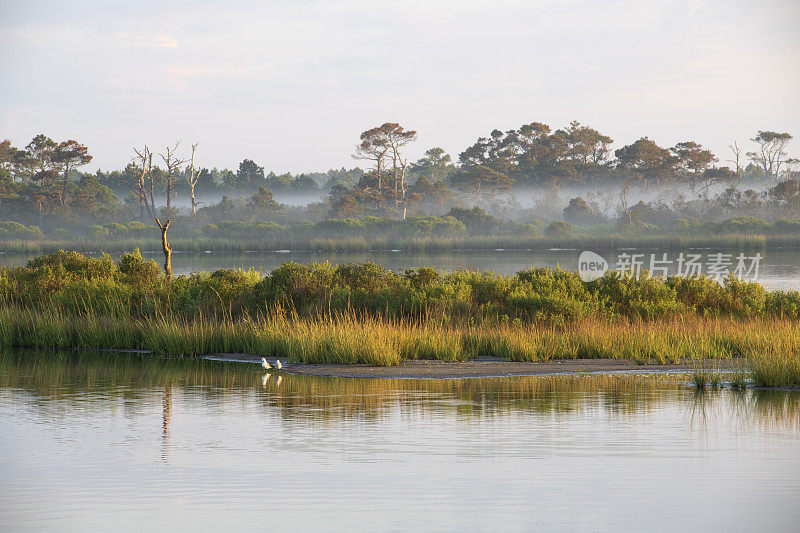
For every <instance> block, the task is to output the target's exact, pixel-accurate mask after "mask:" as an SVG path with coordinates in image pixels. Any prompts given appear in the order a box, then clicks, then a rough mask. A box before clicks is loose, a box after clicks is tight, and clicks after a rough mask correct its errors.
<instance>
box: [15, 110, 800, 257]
mask: <svg viewBox="0 0 800 533" xmlns="http://www.w3.org/2000/svg"><path fill="white" fill-rule="evenodd" d="M416 139H417V132H416V131H415V130H413V129H411V128H409V127H407V126H406V125H401V124H399V123H395V122H386V123H383V124H381V125H378V126H374V127H371V128H368V129H366V130H364V132H363V133H362V134H361V135H360V136H359V138H358V139H354V140H355V141H356V143H355V148H354V151H353V154H352V155H353V157H354V158H355V159H356V160H357V161H359V163H360V165H361V168H359V167H355V168H352V169H345V168H342V169H332V170H328V171H325V172H314V173H301V174H291V173H276V172H274V171H268V170H267V169H266V168H265V167H264V166H263V165H262V164H260V163H259V162H256V161H255V160H253V159H250V158H246V159H244V160H243V161H241V162H240V163H239V164H238V166H237V167H236V168H235V169H219V168H215V167H205V166H200V165H198V164H197V163H198V159H197V157H196V155H197V148H198V144H193V145H191V147H190V148H189V147H188V146H181V145H180V144H179V143H178V144H174V145H171V146H168V147H165V148H164V149H163V150H159V151H158V152H157V153H156V154H155V157H154V154H153V153H152V152H151V151H150V149H149V148H147V147H145V148H140V149H137V150H136V151H135V152H134V157H133V158H132V160H131V161H130V162H127V163H126V164H122V165H121V166H120V168H119V169H117V170H110V171H108V170H97V171H95V172H91V173H90V172H84V171H83V170H82V168H83V166H85V165H86V164H88V163H89V162H91V160H92V155H91V153H90V149H89V148H88V147H86V146H84V145H83V144H81V143H80V142H79V141H77V140H72V139H70V140H64V141H56V140H52V139H50V138H49V137H47V136H46V135H44V134H41V135H37V136H36V137H35V138H33V139H32V140H31V141H30V142H29V143H28V144H26V145H25V146H24V147H16V146H14V145H13V144H12V143H11V142H10V141H8V140H5V141H3V142H2V143H0V223H2V224H4V225H3V226H0V240H2V239H4V238H5V239H7V238H11V239H14V238H17V239H37V238H50V239H64V238H68V237H75V236H78V237H85V238H104V237H111V236H128V237H132V238H133V237H136V236H137V235H144V234H146V232H147V230H146V228H147V227H148V226H149V227H151V228H152V229H151V230H150V231H151V232H152V231H155V229H156V228H157V229H158V231H160V232H161V234H162V237H163V242H164V251H165V255H166V256H167V259H169V257H168V256H169V254H168V251H167V249H168V248H169V245H168V243H167V238H166V235H167V228H168V227H170V225H171V227H172V228H173V230H174V231H175V232H177V235H180V236H192V235H194V236H203V235H215V234H219V233H215V232H219V231H220V230H219V228H220V227H221V225H222V226H225V224H228V226H225V227H228V228H229V229H230V230H231V231H233V228H234V226H230V224H234V225H235V224H238V226H235V227H236V228H239V229H238V230H236V231H233V234H236V232H237V231H238V232H239V234H247V235H249V236H251V237H253V236H257V235H258V234H259V231H260V232H270V231H278V230H280V231H289V230H291V231H294V232H301V233H302V232H306V233H309V232H319V233H320V234H322V233H325V232H328V233H330V232H331V231H334V230H333V229H332V228H338V229H336V230H335V231H337V232H339V233H341V234H350V233H352V232H353V231H356V232H357V231H361V230H357V228H358V227H361V228H362V229H363V228H367V227H369V228H370V231H373V230H374V231H378V230H380V231H384V232H391V231H395V230H391V231H390V229H389V228H390V226H391V227H392V228H394V227H395V226H396V227H397V228H405V229H404V230H402V231H406V232H408V231H411V233H412V234H414V235H421V236H424V235H426V234H430V232H432V231H433V230H432V229H431V228H439V230H441V231H445V232H449V234H452V233H453V232H455V233H459V232H465V233H467V234H478V233H482V234H488V233H504V232H506V233H507V232H517V233H519V232H521V233H524V234H537V233H547V232H548V230H549V232H550V233H551V234H554V235H555V234H564V232H565V231H569V228H570V227H572V226H577V227H587V228H589V227H594V228H601V229H602V228H605V229H603V231H615V232H620V231H622V232H629V231H656V230H659V231H674V230H678V229H681V228H683V229H684V230H685V228H687V227H697V226H698V225H702V224H704V223H717V224H719V223H723V222H724V221H726V220H732V219H742V218H743V217H745V218H746V217H751V218H753V219H757V220H762V221H764V222H765V223H768V224H769V223H772V222H775V221H777V220H779V219H787V220H790V219H796V218H798V217H800V179H798V178H799V177H798V170H797V169H798V165H800V161H798V159H796V158H793V157H791V152H790V148H791V141H792V135H791V134H790V133H787V132H775V131H768V130H762V131H757V132H756V133H755V134H754V136H753V138H752V139H750V140H749V141H747V143H746V144H742V145H740V143H739V142H738V141H735V142H732V143H731V145H730V152H729V153H726V154H714V153H712V152H711V151H710V150H708V149H707V148H705V147H704V146H703V145H702V144H701V143H699V142H698V141H696V140H692V139H691V138H688V139H686V140H684V141H682V142H679V143H677V144H676V145H675V146H662V145H659V144H658V143H657V142H656V141H655V140H653V139H651V138H650V137H648V136H642V137H641V138H639V139H636V140H634V141H633V142H631V143H629V144H625V145H617V146H615V141H614V139H612V138H611V137H610V136H608V135H606V134H604V133H603V132H602V131H601V130H598V129H595V128H594V127H591V126H588V125H584V124H581V123H580V122H578V121H573V122H571V123H569V124H568V125H567V126H565V127H563V128H558V129H553V128H551V127H550V126H549V125H547V124H544V123H541V122H531V123H528V124H523V125H522V126H520V127H519V128H516V129H512V130H507V131H501V130H493V131H491V132H489V133H488V135H487V136H485V137H480V138H478V139H477V140H476V141H475V142H474V143H473V144H472V145H470V146H468V147H466V148H465V149H464V150H463V151H462V152H461V153H459V154H457V155H456V156H455V157H453V156H451V155H450V154H447V153H446V152H445V150H444V149H442V148H441V147H431V148H428V149H427V150H426V151H425V152H424V155H423V156H422V157H420V158H419V159H418V160H416V161H410V160H409V158H408V155H407V152H408V149H409V147H410V146H411V145H412V143H414V142H416ZM370 217H371V218H370ZM347 220H350V221H351V222H346V223H345V222H343V223H341V224H339V223H338V222H335V221H347ZM359 220H360V221H365V220H366V221H367V222H363V223H362V222H360V223H356V222H355V221H359ZM326 221H329V222H326ZM378 221H384V222H378ZM393 221H395V222H393ZM405 221H408V223H407V224H406V223H405ZM556 222H558V224H555V223H556ZM326 224H327V225H326ZM337 224H338V225H337ZM359 224H360V226H359ZM554 224H555V226H554ZM9 228H11V229H9ZM143 228H145V229H143ZM243 228H244V229H243ZM258 228H261V229H258ZM354 228H356V229H354ZM381 228H382V229H381ZM409 228H411V229H410V230H409ZM364 231H367V230H364ZM397 231H398V232H400V233H402V231H401V230H399V229H398V230H397ZM598 231H599V230H598ZM348 232H350V233H348ZM426 232H427V233H426ZM233 234H232V235H233ZM326 234H327V233H326ZM233 236H235V235H233Z"/></svg>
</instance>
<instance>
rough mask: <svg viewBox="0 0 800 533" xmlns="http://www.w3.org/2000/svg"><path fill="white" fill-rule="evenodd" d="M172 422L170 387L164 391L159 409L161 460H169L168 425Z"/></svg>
mask: <svg viewBox="0 0 800 533" xmlns="http://www.w3.org/2000/svg"><path fill="white" fill-rule="evenodd" d="M171 421H172V385H167V386H166V388H165V389H164V401H163V403H162V407H161V460H162V461H166V460H167V459H168V458H169V423H170V422H171Z"/></svg>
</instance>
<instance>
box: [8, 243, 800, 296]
mask: <svg viewBox="0 0 800 533" xmlns="http://www.w3.org/2000/svg"><path fill="white" fill-rule="evenodd" d="M582 251H583V250H577V249H552V250H468V251H466V250H465V251H450V252H436V253H432V252H409V251H402V250H396V251H388V250H387V251H375V252H312V251H296V250H295V251H289V250H283V251H272V252H206V253H203V252H201V253H197V252H180V251H176V252H174V253H173V256H172V267H173V271H174V272H175V274H189V273H191V272H199V271H213V270H217V269H219V268H243V269H245V270H249V269H255V270H261V271H266V270H272V269H273V268H275V267H278V266H280V264H281V263H282V262H285V261H295V262H300V263H307V262H311V261H316V262H324V261H329V262H331V263H332V264H341V263H364V262H367V261H372V262H375V263H378V264H381V265H383V266H384V267H386V268H388V269H390V270H394V271H400V270H403V269H406V268H419V267H435V268H437V269H440V270H445V271H453V270H464V269H469V270H481V271H488V270H492V271H494V272H496V273H498V274H514V273H517V272H519V271H520V270H526V269H529V268H532V267H550V268H554V267H555V266H556V265H558V266H560V267H561V268H563V269H566V270H573V271H574V270H577V267H578V257H579V256H580V253H581V252H582ZM594 251H595V252H598V253H599V254H600V255H601V256H603V257H604V258H605V259H606V261H607V262H608V263H609V266H610V268H611V269H612V270H613V269H615V267H616V266H617V265H618V264H619V262H620V261H623V260H624V259H622V256H623V254H627V255H628V256H632V255H636V256H637V257H636V258H635V261H636V262H637V263H639V264H641V265H643V268H649V266H650V265H651V260H655V261H663V260H664V259H666V261H667V263H664V264H663V266H666V267H667V272H668V274H669V275H675V274H677V273H678V259H679V255H680V253H681V252H683V253H684V255H685V256H686V257H687V258H688V256H689V255H690V254H693V255H698V256H700V257H699V259H698V260H697V261H696V263H698V264H700V265H701V267H702V271H701V273H703V274H706V273H707V272H708V269H709V267H710V266H711V265H712V264H713V263H714V259H715V256H717V255H718V254H723V255H724V256H726V257H725V258H723V261H722V262H720V264H721V265H722V266H721V268H722V269H723V270H724V269H725V268H727V269H728V270H729V271H733V270H735V268H736V265H737V260H736V259H737V256H738V255H739V254H740V253H744V255H745V256H746V258H747V261H746V263H745V266H746V267H747V268H749V267H751V266H752V263H753V261H752V260H751V259H750V258H751V257H754V256H755V255H756V254H760V255H761V258H760V260H759V262H758V263H759V264H758V277H757V279H758V281H759V282H761V283H762V284H763V285H764V286H765V287H767V288H768V289H771V290H776V289H780V290H800V249H794V248H792V249H781V250H766V251H765V250H761V251H758V250H750V251H745V252H740V251H739V250H733V249H714V248H703V249H692V248H688V249H686V250H661V249H650V248H639V249H628V248H619V249H616V250H594ZM664 254H667V255H666V258H665V257H664ZM39 255H41V254H11V253H2V252H0V265H6V266H20V265H24V264H25V263H27V262H28V261H30V260H31V259H33V258H35V257H38V256H39ZM89 255H98V254H97V253H95V254H89ZM112 255H114V256H115V257H116V256H118V255H119V254H112ZM143 255H144V256H145V257H147V258H152V259H155V260H156V261H158V262H159V264H160V263H161V262H163V255H162V254H161V252H146V253H144V254H143ZM630 260H631V259H628V261H630ZM725 263H728V264H727V266H726V265H725ZM754 273H755V272H753V274H754ZM747 277H748V278H751V277H752V276H747Z"/></svg>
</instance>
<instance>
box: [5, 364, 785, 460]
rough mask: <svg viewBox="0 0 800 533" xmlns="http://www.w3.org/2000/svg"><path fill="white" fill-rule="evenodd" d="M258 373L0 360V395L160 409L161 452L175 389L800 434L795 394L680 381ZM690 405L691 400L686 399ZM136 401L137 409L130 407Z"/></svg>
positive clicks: (307, 406)
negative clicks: (666, 409)
mask: <svg viewBox="0 0 800 533" xmlns="http://www.w3.org/2000/svg"><path fill="white" fill-rule="evenodd" d="M262 376H263V372H262V370H261V367H260V365H256V364H252V365H250V364H239V363H225V362H219V361H206V360H202V359H175V358H172V359H165V358H158V357H151V356H142V355H136V354H120V353H109V352H49V351H45V352H37V351H25V352H8V351H6V352H2V351H0V387H2V388H14V389H22V390H25V391H29V392H30V393H32V394H33V396H34V397H33V398H31V399H30V400H29V402H31V403H35V404H36V406H37V410H38V411H40V413H41V414H42V415H43V416H48V413H50V414H51V415H52V416H58V415H59V414H60V413H63V412H64V410H65V407H67V408H69V409H81V410H100V409H103V408H105V406H107V402H108V401H109V400H111V399H124V400H133V401H126V402H125V404H124V405H125V409H126V410H128V411H129V412H130V413H135V412H137V411H138V410H142V409H145V408H146V407H147V405H148V404H150V405H152V402H154V401H160V402H161V404H162V416H163V421H162V424H163V427H162V439H163V442H164V449H165V451H166V448H167V446H168V438H169V424H170V419H171V416H172V403H173V388H175V389H177V391H178V392H179V394H180V397H181V399H182V401H208V402H224V401H225V400H226V399H229V398H242V397H246V398H255V399H257V400H258V401H260V402H262V403H263V404H264V405H265V406H267V407H268V408H269V409H270V411H272V412H274V413H277V414H278V415H279V416H281V417H283V418H286V419H294V418H296V416H297V415H299V414H302V416H303V417H304V418H305V419H309V420H314V421H318V422H328V421H331V422H333V421H336V420H341V419H343V418H359V419H364V420H370V419H380V418H381V417H383V416H386V415H387V414H388V413H390V412H393V411H396V410H400V411H402V412H404V413H414V412H417V413H424V414H433V413H443V414H449V413H452V414H455V416H458V417H464V418H471V417H475V416H481V417H490V416H501V415H503V414H505V413H512V412H514V413H526V412H528V413H568V412H573V411H581V410H586V411H589V410H590V411H592V412H601V413H606V414H608V415H611V416H620V417H625V416H635V415H640V414H643V413H647V412H648V411H650V410H651V409H653V408H656V407H659V406H661V405H664V404H666V403H675V402H685V401H686V400H687V399H688V400H689V401H691V402H692V403H691V407H690V411H691V412H690V418H691V422H692V423H693V424H695V423H701V424H702V423H703V421H707V420H708V419H709V417H710V416H713V413H714V410H715V409H720V410H725V411H726V412H727V411H730V412H731V413H733V414H734V416H735V417H736V418H737V419H739V420H742V421H743V422H747V423H748V424H752V423H762V424H778V425H780V426H782V427H792V428H796V427H800V423H798V422H799V421H800V393H797V392H787V391H754V390H749V391H741V392H736V391H729V390H724V391H705V392H703V391H698V392H697V393H694V392H693V391H691V390H688V389H687V388H686V386H685V382H686V381H687V380H688V378H686V376H680V375H668V374H661V375H650V376H642V375H622V374H605V375H573V376H539V377H507V378H476V379H463V380H456V379H446V380H439V379H427V380H411V379H357V378H326V377H311V376H295V375H291V374H287V373H284V374H282V375H281V376H280V377H281V379H280V380H279V379H277V376H275V377H273V379H268V380H266V381H264V380H262ZM692 398H693V399H692ZM137 400H138V401H137Z"/></svg>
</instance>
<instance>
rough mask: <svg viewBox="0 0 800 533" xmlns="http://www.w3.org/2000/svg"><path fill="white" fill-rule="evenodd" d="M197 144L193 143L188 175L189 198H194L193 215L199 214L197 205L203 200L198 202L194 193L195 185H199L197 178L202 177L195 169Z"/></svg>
mask: <svg viewBox="0 0 800 533" xmlns="http://www.w3.org/2000/svg"><path fill="white" fill-rule="evenodd" d="M197 144H198V143H194V144H193V145H192V159H191V163H190V164H189V175H188V176H187V177H186V182H187V183H188V184H189V198H190V199H191V200H192V215H196V214H197V206H198V205H200V204H202V203H203V202H198V201H197V197H195V195H194V187H195V185H197V180H198V179H199V178H200V172H197V173H195V171H194V153H195V151H196V150H197Z"/></svg>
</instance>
